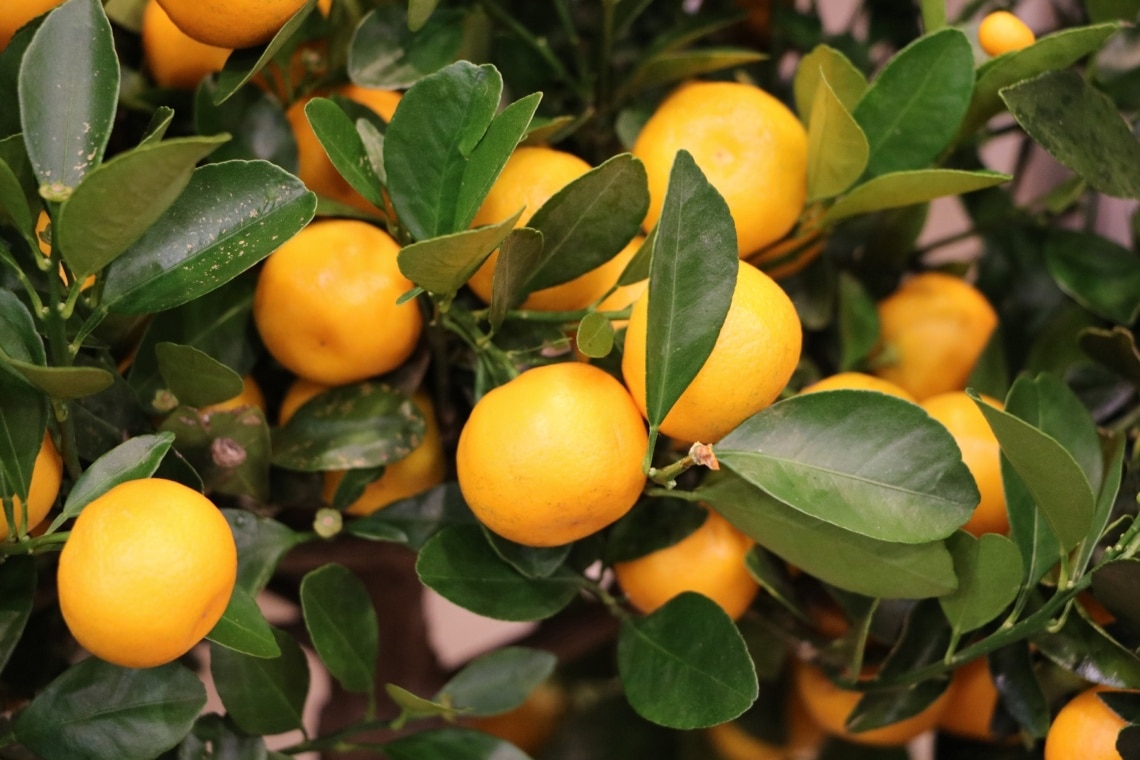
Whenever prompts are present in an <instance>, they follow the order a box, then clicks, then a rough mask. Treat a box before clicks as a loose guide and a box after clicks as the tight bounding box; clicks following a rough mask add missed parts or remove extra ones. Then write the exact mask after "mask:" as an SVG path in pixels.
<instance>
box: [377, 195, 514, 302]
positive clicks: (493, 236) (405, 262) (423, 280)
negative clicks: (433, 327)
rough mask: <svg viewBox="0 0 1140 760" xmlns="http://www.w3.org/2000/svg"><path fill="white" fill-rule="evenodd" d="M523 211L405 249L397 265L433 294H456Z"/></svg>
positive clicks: (398, 255) (511, 227)
mask: <svg viewBox="0 0 1140 760" xmlns="http://www.w3.org/2000/svg"><path fill="white" fill-rule="evenodd" d="M521 214H522V209H519V211H518V213H516V214H515V215H514V216H512V217H510V218H509V219H504V220H503V221H501V222H499V223H498V224H491V225H487V226H485V227H479V228H477V229H474V230H464V231H462V232H456V233H453V234H450V235H441V236H440V237H435V238H431V239H429V240H423V241H420V242H418V243H412V244H411V245H407V246H404V247H403V248H401V249H400V252H399V253H398V254H397V255H396V263H397V264H399V267H400V272H401V273H403V275H404V276H405V277H407V278H408V279H409V280H411V281H412V282H414V283H415V284H416V285H419V286H420V287H421V288H423V289H424V290H427V291H428V292H430V293H438V294H441V295H450V294H453V293H455V292H456V291H457V290H459V289H460V288H461V287H463V285H464V284H466V282H467V281H468V280H469V279H471V275H473V274H475V271H476V270H477V269H479V267H481V266H482V265H483V262H484V261H486V260H487V257H488V256H490V255H491V252H492V251H494V250H495V249H496V248H498V247H499V245H500V244H501V243H502V242H503V239H504V238H506V237H507V235H508V234H509V233H510V232H511V230H512V229H513V228H514V226H515V222H517V221H518V218H519V216H520V215H521Z"/></svg>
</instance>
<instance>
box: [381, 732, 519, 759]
mask: <svg viewBox="0 0 1140 760" xmlns="http://www.w3.org/2000/svg"><path fill="white" fill-rule="evenodd" d="M384 754H385V755H387V756H388V757H390V758H391V760H428V759H429V758H447V760H529V758H528V757H527V755H526V753H525V752H523V751H522V750H521V749H519V748H518V747H516V746H514V745H513V744H510V743H509V742H506V741H503V740H502V739H496V738H495V737H494V736H490V735H489V734H484V733H482V732H480V731H474V730H472V729H467V728H437V729H433V730H428V731H420V732H418V733H415V734H411V735H409V736H403V737H400V738H399V739H393V740H392V741H390V742H387V743H386V744H385V745H384Z"/></svg>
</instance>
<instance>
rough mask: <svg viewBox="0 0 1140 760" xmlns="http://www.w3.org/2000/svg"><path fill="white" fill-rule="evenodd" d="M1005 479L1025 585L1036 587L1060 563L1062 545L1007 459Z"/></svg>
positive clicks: (1003, 465) (1011, 529)
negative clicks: (1034, 585)
mask: <svg viewBox="0 0 1140 760" xmlns="http://www.w3.org/2000/svg"><path fill="white" fill-rule="evenodd" d="M1008 408H1009V407H1007V409H1008ZM1001 476H1002V489H1003V490H1004V491H1005V509H1006V512H1007V513H1008V514H1009V536H1010V538H1011V539H1013V541H1014V543H1015V544H1017V549H1018V552H1019V553H1020V554H1021V561H1022V566H1023V577H1024V579H1025V583H1026V584H1036V583H1037V582H1038V581H1040V580H1041V579H1042V578H1043V577H1045V574H1046V573H1048V572H1049V571H1050V570H1051V569H1052V568H1053V567H1054V566H1055V565H1056V564H1057V562H1058V560H1059V559H1060V557H1061V546H1060V544H1059V543H1058V542H1057V537H1056V536H1055V535H1053V530H1052V529H1051V528H1050V527H1049V522H1048V521H1047V520H1046V519H1045V515H1044V514H1043V513H1042V512H1041V510H1039V509H1038V508H1037V504H1036V503H1035V502H1034V501H1033V495H1032V494H1031V493H1030V492H1029V489H1028V488H1026V487H1025V481H1024V480H1022V478H1021V476H1020V475H1018V474H1017V471H1016V470H1015V469H1014V468H1013V466H1012V465H1011V464H1010V463H1009V460H1008V459H1007V458H1005V457H1002V461H1001Z"/></svg>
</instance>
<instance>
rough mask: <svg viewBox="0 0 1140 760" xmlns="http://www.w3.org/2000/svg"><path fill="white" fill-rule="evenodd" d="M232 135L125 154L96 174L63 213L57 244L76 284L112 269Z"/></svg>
mask: <svg viewBox="0 0 1140 760" xmlns="http://www.w3.org/2000/svg"><path fill="white" fill-rule="evenodd" d="M228 139H229V135H219V136H216V137H185V138H180V139H177V140H167V141H166V142H159V143H153V144H151V145H145V146H140V147H138V148H135V149H133V150H130V151H127V152H125V153H120V154H118V155H117V156H115V157H114V158H112V159H111V160H110V161H107V162H106V163H104V164H101V165H99V166H97V167H96V168H95V169H93V170H92V171H90V172H89V173H88V174H87V176H85V177H84V178H83V181H82V182H80V183H79V186H78V187H76V188H75V191H74V192H73V193H72V194H71V197H70V198H69V199H68V201H67V202H66V203H64V204H63V207H62V208H61V209H60V213H59V215H58V219H56V223H57V224H58V225H59V229H58V231H57V232H56V233H55V235H56V241H57V243H58V245H59V249H60V251H61V252H62V253H63V258H64V260H65V261H66V262H67V266H68V267H69V268H70V269H71V271H72V272H73V273H74V274H75V276H76V278H80V279H81V278H84V277H86V276H87V275H89V274H92V273H94V272H98V271H99V270H101V269H103V267H105V266H107V265H108V264H110V263H111V262H112V261H114V260H115V258H116V257H117V256H119V255H120V254H121V253H122V252H123V251H125V250H127V248H128V247H129V246H130V245H131V244H132V243H134V242H135V241H136V240H138V239H139V238H140V237H141V236H142V234H143V233H144V232H146V230H147V229H148V228H149V227H150V226H151V225H152V224H154V223H155V222H156V221H157V220H158V219H159V218H160V217H161V216H162V215H163V213H165V211H166V210H167V209H168V208H170V206H171V204H173V203H174V201H175V200H176V199H177V198H178V196H179V195H181V194H182V191H183V190H184V189H185V188H186V186H187V185H188V184H189V183H190V178H191V176H193V174H194V167H195V165H197V163H198V162H199V161H201V160H202V159H203V158H205V157H206V156H208V155H209V154H210V153H211V152H212V151H213V150H214V149H215V148H216V147H217V146H218V145H220V144H222V143H223V142H225V141H227V140H228Z"/></svg>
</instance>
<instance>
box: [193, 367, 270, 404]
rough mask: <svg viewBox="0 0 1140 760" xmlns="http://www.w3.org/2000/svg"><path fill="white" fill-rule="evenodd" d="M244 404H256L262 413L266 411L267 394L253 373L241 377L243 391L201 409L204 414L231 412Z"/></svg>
mask: <svg viewBox="0 0 1140 760" xmlns="http://www.w3.org/2000/svg"><path fill="white" fill-rule="evenodd" d="M243 406H255V407H257V408H258V409H260V410H261V412H262V414H264V413H265V394H264V393H262V391H261V386H260V385H258V384H257V380H255V379H254V377H253V375H246V376H245V377H243V378H242V379H241V393H239V394H238V395H236V396H234V397H233V398H229V399H226V400H225V401H219V402H218V403H216V404H209V405H208V406H204V407H202V408H201V409H200V410H199V411H200V412H202V413H203V414H209V413H211V412H229V411H233V410H234V409H240V408H241V407H243Z"/></svg>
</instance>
